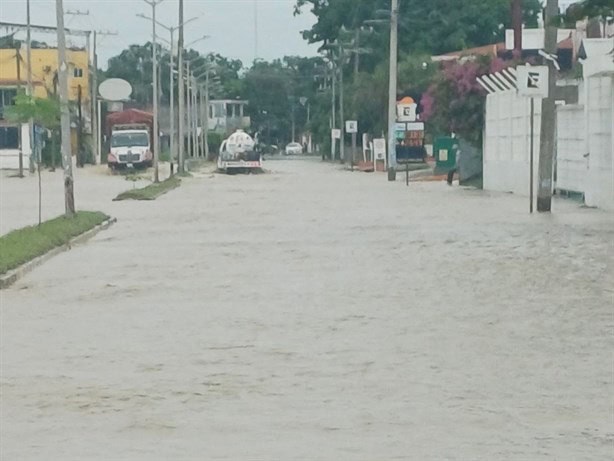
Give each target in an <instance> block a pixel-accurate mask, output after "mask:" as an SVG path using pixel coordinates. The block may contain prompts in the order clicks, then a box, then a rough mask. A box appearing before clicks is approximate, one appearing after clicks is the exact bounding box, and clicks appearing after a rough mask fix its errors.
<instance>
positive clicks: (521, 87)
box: [516, 66, 548, 98]
mask: <svg viewBox="0 0 614 461" xmlns="http://www.w3.org/2000/svg"><path fill="white" fill-rule="evenodd" d="M516 72H517V81H518V95H519V96H526V97H530V98H547V97H548V66H518V67H517V68H516Z"/></svg>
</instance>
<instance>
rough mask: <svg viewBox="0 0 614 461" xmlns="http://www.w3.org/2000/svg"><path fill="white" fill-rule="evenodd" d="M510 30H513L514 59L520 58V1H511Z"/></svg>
mask: <svg viewBox="0 0 614 461" xmlns="http://www.w3.org/2000/svg"><path fill="white" fill-rule="evenodd" d="M511 7H512V29H514V57H515V58H516V59H520V58H521V57H522V0H511Z"/></svg>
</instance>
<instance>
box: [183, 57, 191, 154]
mask: <svg viewBox="0 0 614 461" xmlns="http://www.w3.org/2000/svg"><path fill="white" fill-rule="evenodd" d="M190 77H191V74H190V61H187V62H186V81H185V85H186V96H187V98H186V103H187V107H186V112H187V123H188V136H187V138H188V140H187V141H188V149H187V152H188V155H190V153H191V152H192V107H191V106H192V96H191V94H190ZM181 84H182V85H183V84H184V83H183V82H182V83H181Z"/></svg>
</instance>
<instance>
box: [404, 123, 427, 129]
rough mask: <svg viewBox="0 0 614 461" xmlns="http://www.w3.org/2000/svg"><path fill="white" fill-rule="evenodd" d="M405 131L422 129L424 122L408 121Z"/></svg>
mask: <svg viewBox="0 0 614 461" xmlns="http://www.w3.org/2000/svg"><path fill="white" fill-rule="evenodd" d="M407 131H424V122H413V123H408V124H407Z"/></svg>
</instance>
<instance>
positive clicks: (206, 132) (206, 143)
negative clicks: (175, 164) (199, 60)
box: [203, 69, 209, 160]
mask: <svg viewBox="0 0 614 461" xmlns="http://www.w3.org/2000/svg"><path fill="white" fill-rule="evenodd" d="M203 125H204V126H203V130H204V136H205V139H204V146H205V160H208V159H209V69H207V74H206V76H205V117H204V120H203Z"/></svg>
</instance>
